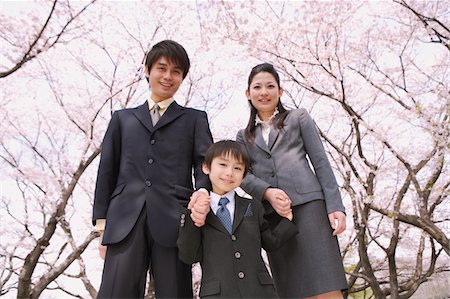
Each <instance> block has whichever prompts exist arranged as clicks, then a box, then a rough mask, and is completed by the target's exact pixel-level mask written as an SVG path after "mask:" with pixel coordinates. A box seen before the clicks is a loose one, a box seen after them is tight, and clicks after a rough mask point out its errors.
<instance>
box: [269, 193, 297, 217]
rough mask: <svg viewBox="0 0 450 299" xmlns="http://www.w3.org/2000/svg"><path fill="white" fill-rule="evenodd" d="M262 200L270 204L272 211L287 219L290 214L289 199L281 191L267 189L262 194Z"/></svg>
mask: <svg viewBox="0 0 450 299" xmlns="http://www.w3.org/2000/svg"><path fill="white" fill-rule="evenodd" d="M264 198H265V199H266V200H267V201H268V202H270V204H271V206H272V207H273V209H274V210H275V211H276V212H277V213H278V214H279V215H280V216H283V217H288V215H289V213H291V214H292V209H291V199H290V198H289V196H288V195H287V194H286V192H284V191H283V190H281V189H278V188H267V190H266V192H264Z"/></svg>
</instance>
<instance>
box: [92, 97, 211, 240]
mask: <svg viewBox="0 0 450 299" xmlns="http://www.w3.org/2000/svg"><path fill="white" fill-rule="evenodd" d="M211 144H212V136H211V132H210V129H209V125H208V119H207V116H206V113H205V112H203V111H199V110H195V109H192V108H185V107H182V106H180V105H178V104H177V103H176V102H173V103H172V104H171V105H170V106H169V107H168V108H167V110H166V111H165V113H164V114H163V115H162V116H161V119H160V120H159V121H158V123H157V124H156V126H155V127H153V125H152V121H151V117H150V112H149V107H148V103H147V102H145V103H144V104H143V105H141V106H139V107H136V108H131V109H124V110H119V111H116V112H114V114H113V115H112V118H111V121H110V123H109V126H108V129H107V131H106V134H105V138H104V140H103V144H102V153H101V158H100V165H99V169H98V176H97V184H96V190H95V198H94V212H93V223H94V225H95V222H96V219H106V228H105V233H104V236H103V244H104V245H108V244H114V243H117V242H120V241H121V240H123V239H124V238H125V237H126V236H127V235H128V234H129V233H130V231H131V229H132V228H133V226H134V224H135V223H136V220H137V219H138V216H139V213H140V212H141V210H142V208H143V206H144V204H145V206H146V211H147V218H148V223H149V227H150V231H151V235H152V237H153V239H154V240H155V241H156V242H157V243H158V244H160V245H163V246H170V247H174V246H176V240H177V237H178V227H179V215H180V207H181V206H183V205H186V204H187V199H188V198H189V192H188V193H186V190H188V191H189V190H193V183H192V170H193V171H194V177H195V185H196V187H197V189H198V188H201V187H205V188H209V186H210V183H209V180H208V178H207V176H206V175H205V174H204V173H203V172H202V169H201V168H202V163H203V159H204V155H205V153H206V150H207V149H208V147H209V146H210V145H211Z"/></svg>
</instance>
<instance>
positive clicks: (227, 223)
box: [216, 197, 231, 234]
mask: <svg viewBox="0 0 450 299" xmlns="http://www.w3.org/2000/svg"><path fill="white" fill-rule="evenodd" d="M229 202H230V201H229V200H228V198H226V197H221V198H220V200H219V209H217V213H216V216H217V217H218V218H219V219H220V221H222V224H223V226H224V227H225V228H226V230H227V231H228V232H229V233H230V234H231V216H230V211H228V209H227V207H226V205H227V204H228V203H229Z"/></svg>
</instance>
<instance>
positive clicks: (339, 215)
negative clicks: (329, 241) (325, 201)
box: [328, 211, 346, 236]
mask: <svg viewBox="0 0 450 299" xmlns="http://www.w3.org/2000/svg"><path fill="white" fill-rule="evenodd" d="M328 220H329V221H330V225H331V228H333V236H336V235H339V234H340V233H342V232H343V231H344V230H345V228H346V223H345V214H344V213H343V212H341V211H336V212H332V213H330V214H328Z"/></svg>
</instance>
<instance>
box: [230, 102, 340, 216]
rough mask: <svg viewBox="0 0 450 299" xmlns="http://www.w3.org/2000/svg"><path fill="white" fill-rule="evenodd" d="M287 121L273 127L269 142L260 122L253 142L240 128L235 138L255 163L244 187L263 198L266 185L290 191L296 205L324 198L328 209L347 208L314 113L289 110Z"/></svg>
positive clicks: (330, 210)
mask: <svg viewBox="0 0 450 299" xmlns="http://www.w3.org/2000/svg"><path fill="white" fill-rule="evenodd" d="M284 123H285V126H284V128H283V129H282V130H280V131H278V130H275V129H273V128H271V131H270V135H269V142H268V143H269V144H268V145H266V143H265V142H264V140H263V137H262V133H261V126H257V127H256V130H255V139H254V141H253V142H249V141H248V140H246V138H245V132H244V130H240V131H239V132H238V134H237V137H236V140H237V141H238V142H239V143H241V144H243V145H244V147H245V149H246V150H247V153H248V155H249V156H250V159H251V163H252V165H251V169H250V173H249V174H247V176H246V177H245V179H244V181H243V182H242V185H241V187H242V189H243V190H244V191H245V192H247V193H248V194H250V195H251V196H252V197H254V198H257V199H260V200H262V198H263V194H264V192H265V190H266V189H267V188H269V187H276V188H279V189H282V190H283V191H284V192H286V193H287V195H288V196H289V198H290V199H291V201H292V205H293V206H296V205H300V204H303V203H306V202H309V201H312V200H317V199H324V200H325V202H326V207H327V212H328V213H331V212H335V211H342V212H345V208H344V206H343V204H342V199H341V195H340V193H339V189H338V185H337V182H336V178H335V177H334V174H333V170H332V169H331V166H330V163H329V161H328V158H327V155H326V153H325V150H324V148H323V145H322V142H321V140H320V137H319V134H318V132H317V129H316V127H315V123H314V121H313V120H312V118H311V116H310V115H309V114H308V112H307V111H306V110H305V109H295V110H290V111H288V115H287V116H286V118H285V120H284ZM307 157H308V158H307ZM308 159H309V160H310V161H311V164H312V166H313V168H314V171H313V170H312V169H311V167H310V165H309V163H308Z"/></svg>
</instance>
